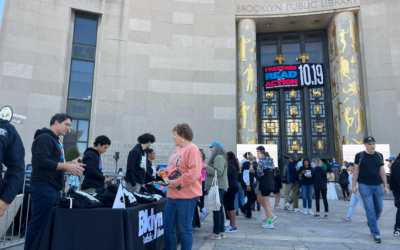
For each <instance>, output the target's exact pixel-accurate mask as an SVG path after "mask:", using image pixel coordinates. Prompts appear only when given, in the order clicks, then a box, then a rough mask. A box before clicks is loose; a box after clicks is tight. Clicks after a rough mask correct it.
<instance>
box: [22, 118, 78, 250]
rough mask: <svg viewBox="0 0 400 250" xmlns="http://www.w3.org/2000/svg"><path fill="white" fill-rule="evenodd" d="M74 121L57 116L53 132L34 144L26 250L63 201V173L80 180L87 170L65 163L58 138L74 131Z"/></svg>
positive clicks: (42, 131)
mask: <svg viewBox="0 0 400 250" xmlns="http://www.w3.org/2000/svg"><path fill="white" fill-rule="evenodd" d="M71 121H72V118H71V117H70V116H69V115H67V114H56V115H54V116H53V117H52V118H51V121H50V129H48V128H43V129H39V130H37V131H36V133H35V137H34V140H33V143H32V177H31V186H30V190H29V191H30V193H31V199H32V217H31V221H30V222H29V225H28V232H27V235H26V239H25V250H29V249H30V248H31V246H32V244H33V242H34V240H35V238H36V235H37V234H38V233H39V230H40V228H41V227H42V226H43V223H44V222H45V220H46V218H47V216H48V215H49V214H50V211H51V209H52V208H53V207H54V206H55V205H56V203H57V200H58V198H60V195H61V194H60V191H61V190H62V189H63V185H64V183H65V181H64V173H65V171H68V172H70V173H71V174H73V175H76V176H79V175H81V174H82V173H83V171H84V170H85V169H83V168H82V167H81V166H82V165H83V164H79V163H78V162H77V159H75V160H74V161H72V162H70V163H65V157H64V148H63V145H62V143H61V141H60V139H59V136H64V135H66V134H67V132H68V131H69V130H70V128H71Z"/></svg>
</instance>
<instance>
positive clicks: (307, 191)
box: [301, 185, 313, 208]
mask: <svg viewBox="0 0 400 250" xmlns="http://www.w3.org/2000/svg"><path fill="white" fill-rule="evenodd" d="M301 191H302V192H303V208H307V201H308V208H312V193H313V185H310V186H305V185H301Z"/></svg>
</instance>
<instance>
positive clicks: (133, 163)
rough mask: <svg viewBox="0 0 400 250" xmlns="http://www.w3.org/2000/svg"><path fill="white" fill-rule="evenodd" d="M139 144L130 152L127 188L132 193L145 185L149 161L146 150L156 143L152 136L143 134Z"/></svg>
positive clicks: (126, 179)
mask: <svg viewBox="0 0 400 250" xmlns="http://www.w3.org/2000/svg"><path fill="white" fill-rule="evenodd" d="M137 140H138V144H137V145H136V146H135V147H134V148H133V149H132V150H131V151H130V152H129V155H128V162H127V165H126V175H125V182H126V188H127V189H128V190H130V191H132V192H135V191H138V190H139V189H140V187H141V186H142V185H143V184H145V182H146V181H145V179H146V165H147V160H146V156H145V152H144V151H145V150H146V149H148V148H150V146H151V144H152V143H154V142H155V141H156V138H155V137H154V135H152V134H148V133H146V134H143V135H141V136H139V137H138V139H137Z"/></svg>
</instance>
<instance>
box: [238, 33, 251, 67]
mask: <svg viewBox="0 0 400 250" xmlns="http://www.w3.org/2000/svg"><path fill="white" fill-rule="evenodd" d="M250 42H251V39H250V38H245V37H244V35H242V37H241V38H240V39H239V41H238V45H239V62H245V61H247V59H246V43H250Z"/></svg>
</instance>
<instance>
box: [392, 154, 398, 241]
mask: <svg viewBox="0 0 400 250" xmlns="http://www.w3.org/2000/svg"><path fill="white" fill-rule="evenodd" d="M390 190H392V191H393V196H394V205H395V206H396V207H397V213H396V221H395V224H394V230H393V235H394V236H400V155H399V156H397V158H396V160H395V162H394V163H393V164H392V165H391V171H390Z"/></svg>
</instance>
